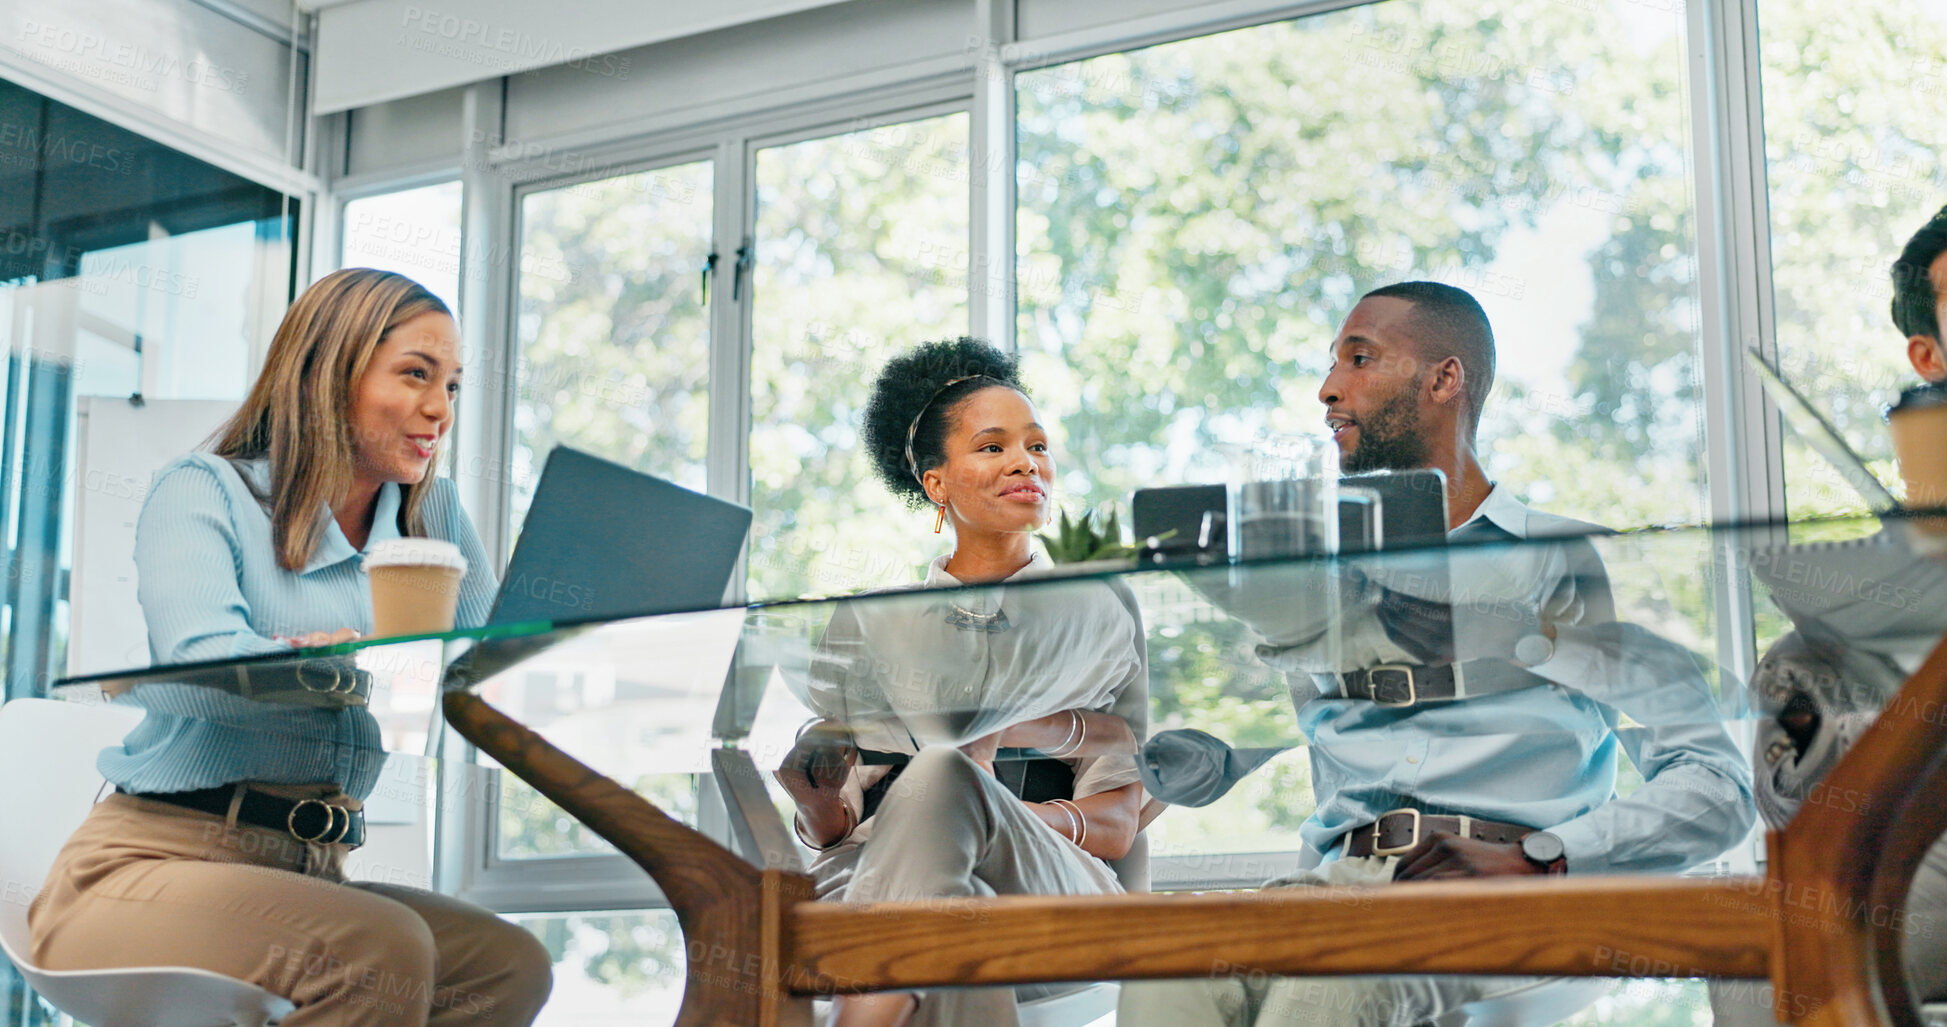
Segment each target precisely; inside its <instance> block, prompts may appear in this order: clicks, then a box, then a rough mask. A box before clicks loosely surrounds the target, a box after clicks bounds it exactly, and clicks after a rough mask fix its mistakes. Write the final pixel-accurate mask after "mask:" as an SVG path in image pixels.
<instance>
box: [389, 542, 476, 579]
mask: <svg viewBox="0 0 1947 1027" xmlns="http://www.w3.org/2000/svg"><path fill="white" fill-rule="evenodd" d="M400 566H411V567H425V566H433V567H451V568H453V569H455V570H457V571H459V572H460V573H461V574H465V573H466V557H464V556H462V555H460V547H459V546H456V545H454V544H453V543H451V542H442V541H440V540H439V539H436V538H389V539H386V540H385V541H384V542H376V543H373V545H372V547H371V548H370V549H367V550H366V551H365V561H364V567H365V569H366V570H368V571H369V570H371V569H372V568H374V567H400Z"/></svg>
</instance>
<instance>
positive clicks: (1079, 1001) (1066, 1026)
mask: <svg viewBox="0 0 1947 1027" xmlns="http://www.w3.org/2000/svg"><path fill="white" fill-rule="evenodd" d="M1121 994H1122V986H1121V985H1119V984H1117V983H1116V982H1114V981H1100V982H1097V983H1095V984H1090V985H1087V986H1085V987H1083V988H1081V989H1080V990H1077V991H1070V992H1065V993H1063V994H1060V995H1051V996H1049V997H1047V998H1037V999H1030V1000H1028V1001H1026V1002H1023V1003H1021V1004H1020V1005H1019V1006H1017V1007H1016V1009H1017V1010H1018V1015H1019V1017H1020V1024H1021V1027H1095V1025H1096V1024H1098V1023H1105V1022H1106V1023H1110V1024H1113V1023H1115V1003H1116V999H1117V997H1118V996H1120V995H1121Z"/></svg>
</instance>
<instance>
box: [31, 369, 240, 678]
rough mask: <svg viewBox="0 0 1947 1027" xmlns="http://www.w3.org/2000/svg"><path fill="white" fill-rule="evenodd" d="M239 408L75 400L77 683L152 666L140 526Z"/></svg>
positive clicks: (71, 650) (228, 403)
mask: <svg viewBox="0 0 1947 1027" xmlns="http://www.w3.org/2000/svg"><path fill="white" fill-rule="evenodd" d="M236 409H237V404H236V402H235V401H233V400H203V399H152V400H149V401H147V402H145V403H143V404H142V405H140V406H137V405H136V404H134V403H133V402H131V401H129V400H127V399H124V398H121V397H118V396H116V397H111V396H82V397H80V398H79V399H78V400H76V402H75V438H76V439H78V440H79V443H78V445H77V446H76V448H75V454H74V481H73V482H72V484H73V493H72V494H73V496H74V556H73V563H72V564H71V568H70V570H69V574H68V673H69V674H71V675H72V674H96V673H100V672H103V671H111V670H123V669H126V668H129V667H146V666H148V665H149V630H148V626H147V624H146V623H145V622H144V621H143V619H142V607H141V605H140V604H138V603H137V602H136V600H135V519H136V517H137V516H138V515H140V514H141V512H142V501H143V500H144V499H146V498H148V495H149V483H150V480H151V479H153V478H154V477H155V473H156V472H157V471H160V470H162V469H163V468H164V467H165V466H167V465H168V464H169V463H170V462H171V461H173V460H175V459H176V458H177V457H180V456H183V455H184V454H186V453H188V452H190V451H191V450H193V449H196V448H198V447H200V446H201V445H202V444H203V442H204V441H205V440H207V439H208V438H209V437H210V435H211V434H212V433H214V432H215V431H216V429H217V427H218V426H219V425H221V424H222V423H223V420H224V419H225V418H227V417H229V416H230V415H231V414H232V413H234V412H235V411H236Z"/></svg>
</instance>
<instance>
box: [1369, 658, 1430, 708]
mask: <svg viewBox="0 0 1947 1027" xmlns="http://www.w3.org/2000/svg"><path fill="white" fill-rule="evenodd" d="M1413 671H1414V667H1413V665H1412V664H1410V663H1382V664H1380V665H1379V666H1377V667H1373V668H1371V669H1369V670H1367V671H1366V691H1367V692H1368V693H1370V694H1371V696H1372V703H1373V705H1375V706H1385V707H1388V708H1391V709H1400V708H1402V707H1406V706H1412V705H1414V704H1416V703H1418V702H1419V701H1420V690H1419V684H1418V682H1417V680H1416V679H1415V678H1414V674H1413ZM1381 674H1388V675H1394V674H1396V675H1399V676H1400V677H1403V678H1405V679H1406V698H1404V699H1387V698H1382V693H1381V692H1380V684H1379V676H1380V675H1381Z"/></svg>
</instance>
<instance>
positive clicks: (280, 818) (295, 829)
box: [128, 785, 365, 849]
mask: <svg viewBox="0 0 1947 1027" xmlns="http://www.w3.org/2000/svg"><path fill="white" fill-rule="evenodd" d="M128 794H131V795H133V796H134V797H135V798H138V799H148V800H149V801H151V802H166V803H168V804H169V805H171V806H181V807H183V808H184V809H193V810H197V811H199V812H203V813H214V814H216V815H217V816H219V817H227V816H229V815H230V800H231V799H233V798H235V797H236V794H237V786H236V785H218V786H217V787H215V788H199V789H197V790H195V791H191V792H149V793H144V792H131V793H128ZM237 821H238V822H239V823H244V824H249V825H251V826H253V827H268V828H270V829H271V830H273V831H283V832H284V833H286V834H288V835H290V836H291V837H292V838H295V839H297V840H298V841H301V842H317V843H318V844H320V845H335V844H340V843H342V844H344V845H349V846H351V847H352V848H354V849H355V848H358V847H359V846H360V845H363V844H365V814H364V812H362V811H360V810H348V809H346V808H344V807H343V806H333V805H332V804H330V803H328V802H325V801H324V800H322V799H285V798H281V797H279V796H276V795H269V794H266V793H264V792H259V791H254V790H252V789H248V788H246V789H244V792H243V804H242V805H240V806H238V807H237Z"/></svg>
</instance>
